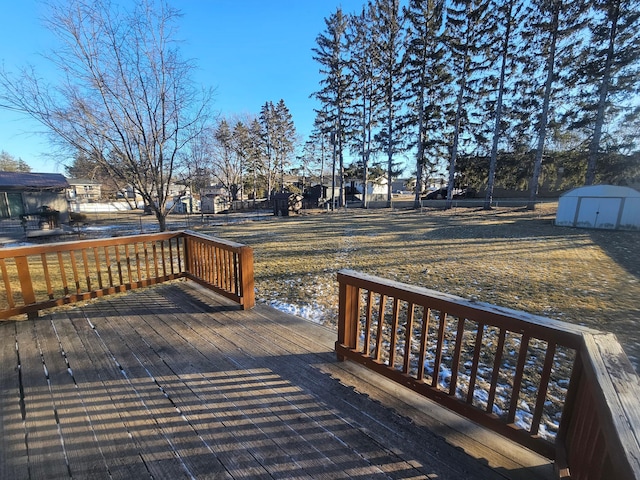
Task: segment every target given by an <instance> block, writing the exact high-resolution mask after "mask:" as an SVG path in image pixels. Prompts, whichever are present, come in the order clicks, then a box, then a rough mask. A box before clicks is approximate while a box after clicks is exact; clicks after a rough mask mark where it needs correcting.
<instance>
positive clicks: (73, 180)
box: [67, 178, 102, 185]
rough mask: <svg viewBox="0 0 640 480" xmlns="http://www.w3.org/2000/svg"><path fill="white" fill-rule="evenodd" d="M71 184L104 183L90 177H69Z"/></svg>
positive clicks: (68, 180)
mask: <svg viewBox="0 0 640 480" xmlns="http://www.w3.org/2000/svg"><path fill="white" fill-rule="evenodd" d="M67 182H68V183H69V185H102V183H100V182H96V181H95V180H90V179H88V178H67Z"/></svg>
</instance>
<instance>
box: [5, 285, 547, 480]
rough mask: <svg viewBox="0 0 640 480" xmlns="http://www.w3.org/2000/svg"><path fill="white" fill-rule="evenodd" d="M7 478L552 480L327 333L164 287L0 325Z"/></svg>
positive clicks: (514, 450) (509, 446)
mask: <svg viewBox="0 0 640 480" xmlns="http://www.w3.org/2000/svg"><path fill="white" fill-rule="evenodd" d="M0 336H1V338H2V342H1V343H0V365H1V369H0V394H1V397H0V420H1V423H0V438H1V440H0V441H1V442H2V443H1V445H0V478H37V479H44V478H56V479H59V478H71V477H73V478H95V479H100V478H151V477H152V478H168V479H176V478H234V479H235V478H265V479H266V478H313V479H316V478H362V479H365V478H438V479H462V478H464V479H493V478H512V479H525V478H526V479H536V478H553V467H552V465H551V463H550V461H549V460H547V459H545V458H543V457H540V456H538V455H535V454H533V453H531V452H529V451H528V450H526V449H524V448H522V447H519V446H517V445H515V444H514V443H512V442H510V441H508V440H506V439H504V438H502V437H500V436H498V435H497V434H494V433H492V432H490V431H488V430H486V429H484V428H481V427H478V426H477V425H475V424H473V423H471V422H469V421H467V420H465V419H464V418H462V417H459V416H457V415H456V414H454V413H451V412H449V411H446V410H444V409H442V408H441V407H439V406H437V405H436V404H434V403H432V402H430V401H429V400H427V399H425V398H423V397H421V396H419V395H417V394H414V393H413V392H411V391H409V390H408V389H404V388H403V387H399V386H397V385H395V384H393V383H391V382H390V381H388V380H386V379H385V378H384V377H381V376H379V375H376V374H374V373H371V372H369V371H367V370H366V369H364V368H363V367H361V366H359V365H357V364H355V363H351V362H342V363H338V362H336V360H335V353H334V342H335V340H336V333H335V332H334V331H332V330H329V329H327V328H324V327H322V326H319V325H316V324H313V323H310V322H308V321H305V320H302V319H299V318H296V317H293V316H290V315H286V314H283V313H281V312H278V311H275V310H272V309H270V308H267V307H264V306H260V305H259V306H257V307H256V308H254V309H253V310H248V311H243V310H241V309H239V307H238V306H237V305H235V304H233V303H232V302H230V301H228V300H226V299H224V298H223V297H218V296H216V295H214V294H211V293H209V292H206V291H204V290H203V289H201V288H200V287H198V286H197V285H195V284H193V283H188V282H173V283H168V284H163V285H160V286H155V287H151V288H147V289H142V290H136V291H133V292H130V293H128V294H123V295H117V296H111V297H106V298H102V299H100V300H97V301H94V302H91V303H88V304H86V305H77V306H75V307H74V308H69V309H66V310H58V311H56V312H54V313H51V314H48V315H46V316H44V317H42V318H39V319H35V320H26V321H7V322H3V323H0Z"/></svg>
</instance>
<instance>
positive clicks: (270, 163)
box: [259, 101, 277, 202]
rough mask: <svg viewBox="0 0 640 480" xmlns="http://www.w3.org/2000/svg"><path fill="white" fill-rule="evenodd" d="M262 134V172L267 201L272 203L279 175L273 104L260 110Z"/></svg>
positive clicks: (267, 104)
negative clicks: (274, 187) (276, 178)
mask: <svg viewBox="0 0 640 480" xmlns="http://www.w3.org/2000/svg"><path fill="white" fill-rule="evenodd" d="M259 120H260V132H261V142H260V143H261V145H262V148H263V149H264V150H263V154H262V158H263V159H264V160H263V162H262V171H263V174H264V176H265V179H266V183H267V185H266V190H267V201H269V202H270V201H271V193H272V191H273V186H274V185H275V183H276V182H275V176H276V173H277V163H276V157H275V155H276V134H277V133H276V118H275V107H274V105H273V102H270V101H269V102H266V103H265V104H264V105H263V106H262V109H261V110H260V116H259Z"/></svg>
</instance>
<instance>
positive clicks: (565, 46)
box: [525, 0, 585, 210]
mask: <svg viewBox="0 0 640 480" xmlns="http://www.w3.org/2000/svg"><path fill="white" fill-rule="evenodd" d="M584 7H585V4H584V2H583V1H582V0H576V1H573V2H568V1H567V0H533V1H532V9H531V11H530V15H531V17H530V18H531V28H532V30H530V32H529V33H528V35H527V34H525V36H528V39H529V40H531V41H532V43H533V44H534V45H535V46H536V47H537V48H536V50H537V51H534V52H532V53H533V55H535V56H538V57H540V58H541V59H542V60H543V61H544V66H543V67H542V71H541V72H540V73H541V78H544V89H543V91H542V97H541V100H542V106H541V109H540V112H539V116H538V123H537V126H536V133H537V145H536V150H535V159H534V163H533V174H532V176H531V182H530V184H529V202H528V204H527V208H528V209H529V210H533V209H535V201H536V198H537V195H538V186H539V183H540V175H541V173H542V159H543V155H544V151H545V141H546V138H547V133H548V127H549V116H550V108H551V107H552V102H551V101H552V96H553V93H554V89H555V90H557V89H559V88H561V87H562V81H563V77H562V76H561V75H560V72H563V69H564V68H565V67H566V66H567V63H568V62H571V61H573V58H574V57H573V52H574V50H575V48H576V44H577V42H578V40H579V39H580V35H578V33H579V32H580V28H581V21H582V20H583V13H584Z"/></svg>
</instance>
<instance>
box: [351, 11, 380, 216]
mask: <svg viewBox="0 0 640 480" xmlns="http://www.w3.org/2000/svg"><path fill="white" fill-rule="evenodd" d="M372 10H373V6H372V5H371V4H369V5H368V7H363V8H362V12H361V14H360V15H352V16H351V17H350V23H349V26H350V28H349V30H348V38H349V50H350V52H351V55H350V69H351V72H352V73H353V79H352V82H351V85H352V86H353V94H352V95H353V99H354V100H353V106H352V109H351V111H350V113H351V116H352V117H353V124H354V125H357V127H356V128H355V130H356V131H357V134H354V136H353V141H352V149H353V150H354V151H355V152H357V154H358V155H359V156H360V162H358V164H359V165H361V167H362V171H361V172H360V176H361V178H362V184H363V185H364V188H363V192H362V207H363V208H367V206H368V198H367V184H368V183H369V167H370V157H371V152H372V148H373V129H374V127H375V126H376V124H377V118H376V112H377V110H379V105H380V94H379V93H380V92H379V90H378V89H377V88H375V87H376V76H378V75H379V71H380V65H379V58H378V57H377V56H376V54H375V51H374V48H373V46H374V40H373V32H372V28H371V26H372V22H373V12H372Z"/></svg>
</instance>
